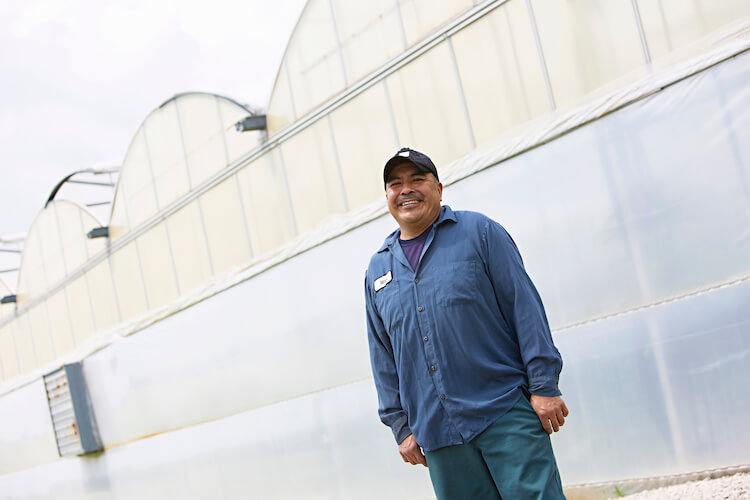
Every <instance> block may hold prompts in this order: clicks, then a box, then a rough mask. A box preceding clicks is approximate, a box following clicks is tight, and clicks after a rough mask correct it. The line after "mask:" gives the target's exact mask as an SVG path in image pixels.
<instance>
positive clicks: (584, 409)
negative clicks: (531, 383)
mask: <svg viewBox="0 0 750 500" xmlns="http://www.w3.org/2000/svg"><path fill="white" fill-rule="evenodd" d="M749 300H750V288H749V287H748V284H747V283H745V284H739V285H736V286H730V287H725V288H722V289H719V290H714V291H711V292H708V293H704V294H699V295H695V296H692V297H687V298H685V299H683V300H678V301H672V302H668V303H665V304H661V305H658V306H655V307H648V308H644V309H640V310H638V311H633V312H632V313H629V314H623V315H618V316H615V317H612V318H609V319H607V320H605V321H597V322H593V323H588V324H585V325H582V326H579V327H576V328H573V329H570V330H566V331H564V332H560V333H559V334H558V335H556V337H555V343H556V344H557V346H558V348H559V349H560V352H561V353H562V356H563V359H564V360H565V368H564V369H563V371H562V376H561V378H560V388H561V390H562V391H563V397H565V400H566V403H567V405H568V407H569V408H571V413H572V411H573V409H575V410H576V413H575V415H576V418H571V419H570V420H569V421H566V423H565V432H560V433H559V435H555V440H557V441H558V442H557V443H555V446H556V447H555V449H556V453H557V450H560V455H559V456H558V459H559V460H558V463H559V464H560V472H561V474H562V476H563V477H565V478H566V480H567V481H569V482H571V483H575V482H594V481H601V480H610V481H611V480H612V479H614V478H620V477H654V476H656V475H662V474H674V473H676V472H685V471H695V470H706V469H711V468H714V467H717V466H718V465H719V464H736V463H744V462H745V461H746V460H747V458H746V457H747V450H748V447H749V446H750V434H748V433H747V432H745V429H746V427H747V420H748V418H749V417H750V400H748V398H747V397H738V394H746V393H747V380H748V378H750V341H749V340H748V336H747V329H748V327H749V326H750V316H749V315H748V308H747V307H746V304H747V303H748V301H749ZM613 388H616V390H613ZM622 408H637V409H638V422H639V423H638V425H637V426H634V425H632V414H629V412H623V411H622ZM688 414H689V415H691V417H690V419H689V421H686V420H685V419H684V418H682V416H684V415H688ZM675 417H676V418H675ZM569 426H570V427H569ZM612 428H616V429H618V432H612ZM581 436H586V438H585V439H581ZM591 457H597V459H596V460H591ZM687 498H691V497H687Z"/></svg>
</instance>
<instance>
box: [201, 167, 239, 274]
mask: <svg viewBox="0 0 750 500" xmlns="http://www.w3.org/2000/svg"><path fill="white" fill-rule="evenodd" d="M200 205H201V210H203V223H204V224H205V228H206V237H207V238H208V248H209V253H210V255H211V262H212V264H213V270H214V273H215V274H219V273H222V272H224V271H226V270H227V269H230V268H232V267H236V266H241V265H243V264H247V262H248V261H249V260H250V257H251V256H252V253H251V249H250V245H249V241H248V235H247V228H246V227H245V212H244V210H243V209H242V204H241V203H240V195H239V191H238V187H237V179H235V177H230V178H229V179H227V180H225V181H224V182H222V183H221V184H219V185H217V186H215V187H213V188H211V190H210V191H208V192H206V193H205V194H203V195H202V196H201V198H200Z"/></svg>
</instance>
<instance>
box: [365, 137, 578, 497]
mask: <svg viewBox="0 0 750 500" xmlns="http://www.w3.org/2000/svg"><path fill="white" fill-rule="evenodd" d="M383 180H384V182H385V197H386V200H387V202H388V210H389V211H390V213H391V215H392V216H393V218H394V219H395V220H396V222H397V223H398V226H399V229H397V230H396V231H394V232H393V233H392V234H391V235H390V236H388V237H387V238H386V240H385V243H384V244H383V246H382V247H381V248H380V249H379V250H378V251H377V252H376V253H375V255H373V257H372V259H371V260H370V264H369V266H368V269H367V273H366V275H365V301H366V308H367V333H368V340H369V345H370V360H371V362H372V370H373V375H374V379H375V385H376V387H377V392H378V400H379V414H380V418H381V420H382V421H383V423H385V424H386V425H388V426H389V427H391V430H392V431H393V435H394V437H395V438H396V441H397V442H398V443H399V444H398V450H399V453H400V454H401V456H402V458H403V460H404V461H405V462H408V463H411V464H414V465H417V464H422V465H424V466H428V465H429V471H430V478H431V480H432V484H433V487H434V489H435V493H436V495H437V497H438V498H439V499H441V500H442V499H451V500H473V499H493V498H494V499H497V498H504V499H506V500H523V499H532V498H534V499H545V500H547V499H558V498H565V497H564V496H563V493H562V486H561V483H560V477H559V473H558V470H557V465H556V463H555V458H554V455H553V454H552V447H551V445H550V440H549V436H548V434H551V433H552V432H553V431H558V430H559V428H560V426H562V425H563V423H564V422H565V417H567V415H568V409H567V408H566V406H565V403H564V402H563V400H562V399H561V398H560V391H559V390H558V387H557V382H558V377H559V374H560V370H561V368H562V359H561V358H560V354H559V352H558V351H557V349H556V348H555V346H554V344H553V343H552V336H551V334H550V331H549V326H548V323H547V318H546V315H545V312H544V308H543V306H542V302H541V299H540V298H539V294H538V293H537V291H536V288H535V287H534V285H533V284H532V282H531V280H530V279H529V277H528V275H527V274H526V271H525V270H524V267H523V263H522V261H521V256H520V255H519V253H518V249H517V248H516V246H515V243H514V242H513V240H512V239H511V237H510V236H509V235H508V233H507V232H505V230H504V229H503V228H502V226H500V225H499V224H498V223H496V222H495V221H493V220H491V219H489V218H488V217H486V216H484V215H482V214H479V213H476V212H463V211H453V210H451V208H450V207H448V206H441V201H442V192H443V186H442V184H440V182H439V179H438V173H437V169H436V168H435V165H434V164H433V162H432V161H431V160H430V159H429V158H428V157H427V156H426V155H424V154H422V153H420V152H418V151H414V150H412V149H408V148H403V149H401V150H399V151H398V152H397V153H396V155H395V156H393V157H392V158H391V159H389V160H388V162H387V163H386V164H385V168H384V170H383ZM545 431H546V432H545ZM423 451H424V453H423Z"/></svg>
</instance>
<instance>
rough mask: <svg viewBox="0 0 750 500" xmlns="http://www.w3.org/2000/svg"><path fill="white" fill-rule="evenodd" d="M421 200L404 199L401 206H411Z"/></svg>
mask: <svg viewBox="0 0 750 500" xmlns="http://www.w3.org/2000/svg"><path fill="white" fill-rule="evenodd" d="M420 201H421V200H406V201H402V202H401V203H400V204H399V206H400V207H409V206H411V205H416V204H417V203H419V202H420Z"/></svg>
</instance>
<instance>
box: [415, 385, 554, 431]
mask: <svg viewBox="0 0 750 500" xmlns="http://www.w3.org/2000/svg"><path fill="white" fill-rule="evenodd" d="M529 402H530V403H531V407H532V408H534V411H535V412H536V414H537V415H538V416H539V420H540V421H541V422H542V427H544V430H545V431H547V434H552V431H553V429H554V431H555V432H557V431H559V430H560V427H562V426H563V424H564V423H565V417H567V416H568V407H567V406H565V401H563V400H562V398H561V397H560V396H537V395H536V394H532V395H531V397H530V398H529ZM407 439H408V438H407Z"/></svg>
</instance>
